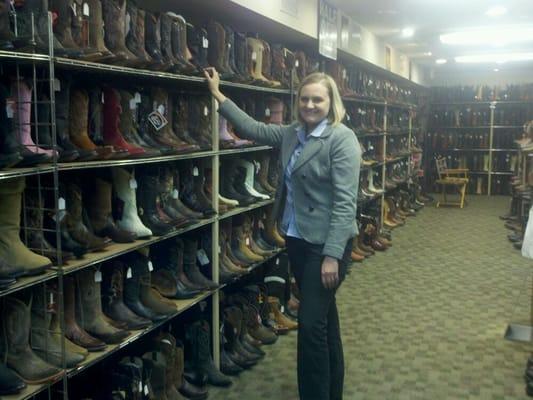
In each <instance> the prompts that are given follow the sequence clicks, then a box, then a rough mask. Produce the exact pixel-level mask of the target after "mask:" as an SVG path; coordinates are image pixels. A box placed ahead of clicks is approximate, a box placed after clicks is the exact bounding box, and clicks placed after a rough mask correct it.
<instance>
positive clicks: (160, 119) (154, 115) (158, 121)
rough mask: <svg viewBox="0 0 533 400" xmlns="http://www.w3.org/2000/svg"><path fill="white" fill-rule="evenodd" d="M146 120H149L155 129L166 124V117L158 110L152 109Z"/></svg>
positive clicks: (157, 129) (159, 128) (161, 127)
mask: <svg viewBox="0 0 533 400" xmlns="http://www.w3.org/2000/svg"><path fill="white" fill-rule="evenodd" d="M148 121H150V123H151V124H152V126H153V127H154V128H155V130H156V131H160V130H161V129H163V128H164V127H165V126H166V125H167V124H168V121H167V119H166V118H165V117H164V116H163V115H162V114H161V113H160V112H159V111H152V112H151V113H150V114H149V115H148Z"/></svg>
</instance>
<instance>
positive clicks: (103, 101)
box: [102, 92, 105, 104]
mask: <svg viewBox="0 0 533 400" xmlns="http://www.w3.org/2000/svg"><path fill="white" fill-rule="evenodd" d="M102 104H105V99H104V92H102Z"/></svg>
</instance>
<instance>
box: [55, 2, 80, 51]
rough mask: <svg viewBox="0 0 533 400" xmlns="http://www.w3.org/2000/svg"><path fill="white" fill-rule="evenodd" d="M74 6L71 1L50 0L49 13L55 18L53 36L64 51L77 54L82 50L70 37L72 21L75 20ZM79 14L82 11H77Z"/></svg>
mask: <svg viewBox="0 0 533 400" xmlns="http://www.w3.org/2000/svg"><path fill="white" fill-rule="evenodd" d="M75 10H76V6H75V5H74V2H73V1H72V0H51V1H50V11H52V13H53V14H54V15H56V18H55V20H54V24H53V25H54V26H53V27H54V36H55V37H56V38H57V40H58V41H59V43H60V44H61V46H63V48H64V49H67V50H70V51H73V52H79V54H83V53H84V52H83V50H82V49H81V48H80V47H79V45H78V44H77V43H76V42H75V40H74V38H73V37H72V26H73V20H74V19H76V11H75ZM78 11H79V12H80V13H81V11H82V10H78Z"/></svg>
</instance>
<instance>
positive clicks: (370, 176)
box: [368, 171, 384, 194]
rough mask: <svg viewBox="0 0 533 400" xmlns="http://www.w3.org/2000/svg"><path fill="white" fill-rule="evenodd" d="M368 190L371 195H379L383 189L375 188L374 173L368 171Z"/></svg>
mask: <svg viewBox="0 0 533 400" xmlns="http://www.w3.org/2000/svg"><path fill="white" fill-rule="evenodd" d="M368 190H369V191H370V192H372V193H375V194H381V193H383V192H384V190H383V189H377V188H376V187H375V186H374V171H370V172H369V173H368Z"/></svg>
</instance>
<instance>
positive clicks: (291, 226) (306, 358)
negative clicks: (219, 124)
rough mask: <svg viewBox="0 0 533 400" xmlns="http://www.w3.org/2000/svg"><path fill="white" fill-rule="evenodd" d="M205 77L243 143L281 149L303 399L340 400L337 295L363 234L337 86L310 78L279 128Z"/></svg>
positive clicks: (281, 222)
mask: <svg viewBox="0 0 533 400" xmlns="http://www.w3.org/2000/svg"><path fill="white" fill-rule="evenodd" d="M205 77H206V79H207V82H208V85H209V89H210V91H211V93H212V95H213V96H214V97H215V99H216V100H217V101H218V102H219V104H220V107H219V112H220V114H222V115H223V116H224V118H226V119H227V120H228V121H229V122H230V123H231V124H232V125H233V126H234V127H235V129H236V131H237V132H238V134H239V136H243V137H245V138H247V139H252V140H254V141H256V142H259V143H264V144H267V145H271V146H274V147H279V148H280V149H281V161H282V168H283V170H282V171H281V172H282V173H280V175H279V176H280V178H279V183H278V190H277V193H276V200H275V203H274V207H273V211H274V212H273V217H274V218H276V219H277V220H278V226H279V227H280V229H281V231H282V233H283V234H284V236H285V237H286V243H287V252H288V255H289V261H290V264H291V268H292V271H293V273H294V277H295V279H296V283H297V285H298V288H299V290H300V308H299V313H298V325H299V328H298V389H299V392H300V399H302V400H311V399H312V400H338V399H342V387H343V381H344V359H343V352H342V342H341V336H340V328H339V318H338V314H337V306H336V303H335V292H336V290H337V288H338V287H339V285H340V283H341V282H342V280H343V279H344V277H345V274H346V267H347V264H348V262H349V259H350V252H351V248H352V241H353V237H354V236H355V235H356V234H357V225H356V220H355V217H356V208H357V191H358V184H359V165H360V160H361V149H360V147H359V143H358V142H357V139H356V136H355V134H354V133H353V132H352V131H351V130H350V129H348V128H347V127H346V126H345V125H343V124H342V123H341V120H342V119H343V118H344V115H345V110H344V106H343V104H342V100H341V97H340V95H339V91H338V89H337V86H336V84H335V82H334V81H333V79H332V78H331V77H330V76H328V75H326V74H322V73H314V74H311V75H309V76H307V77H306V78H305V79H304V80H303V81H302V83H301V84H300V88H299V90H298V96H297V107H298V121H296V122H294V123H293V124H291V125H287V126H278V125H267V124H263V123H261V122H258V121H256V120H254V119H253V118H251V117H249V116H248V115H247V114H246V113H245V112H243V111H242V110H241V109H239V108H238V107H237V106H236V105H235V103H233V102H232V101H231V100H229V99H227V98H226V97H225V96H224V95H223V94H222V93H221V92H220V88H219V83H220V78H219V75H218V73H217V71H216V70H215V69H213V68H208V69H206V71H205Z"/></svg>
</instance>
